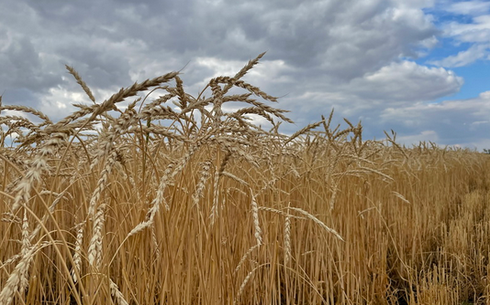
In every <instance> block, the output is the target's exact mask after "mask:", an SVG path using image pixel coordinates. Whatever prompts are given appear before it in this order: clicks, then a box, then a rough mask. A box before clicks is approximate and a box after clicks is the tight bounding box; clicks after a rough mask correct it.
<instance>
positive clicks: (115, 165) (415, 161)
mask: <svg viewBox="0 0 490 305" xmlns="http://www.w3.org/2000/svg"><path fill="white" fill-rule="evenodd" d="M262 56H263V54H261V55H259V56H258V57H257V58H255V59H254V60H251V61H250V62H249V63H248V64H246V65H245V66H244V68H243V69H242V70H240V71H238V73H237V74H236V75H235V76H233V77H225V76H223V77H216V78H213V79H212V80H211V81H210V82H209V84H208V85H207V87H206V88H204V90H203V91H202V92H200V93H199V94H198V95H197V96H193V95H190V94H188V93H186V92H185V90H184V85H183V80H182V79H181V78H180V76H179V73H177V72H172V73H168V74H165V75H162V76H160V77H157V78H154V79H151V80H146V81H144V82H141V83H135V84H133V85H132V86H130V87H128V88H123V89H121V90H120V91H119V92H117V93H115V94H114V95H113V96H111V97H110V98H108V99H107V100H105V101H103V102H102V103H97V102H96V100H95V98H94V96H93V94H92V92H91V90H90V89H89V87H88V86H87V85H86V84H85V82H84V81H83V79H82V78H81V77H80V76H79V75H78V74H77V72H76V71H75V70H74V69H73V68H71V67H68V66H67V69H68V71H69V73H70V74H71V75H72V76H73V77H74V81H76V82H78V84H79V85H80V86H81V90H83V91H84V92H85V94H86V96H87V103H84V104H77V105H75V106H76V107H77V111H75V112H73V113H71V114H70V115H68V116H67V117H65V118H64V119H62V120H60V121H58V122H52V121H51V120H50V119H49V117H47V116H46V115H44V114H43V113H41V112H39V111H37V110H35V109H32V108H29V107H24V106H9V105H3V104H1V99H0V125H1V127H2V128H1V130H0V132H1V133H0V144H1V145H0V215H1V222H0V304H1V305H7V304H29V305H30V304H118V305H124V304H131V305H133V304H141V305H143V304H145V305H146V304H162V305H163V304H169V305H170V304H490V279H489V278H488V276H487V274H488V273H489V266H490V264H489V251H490V239H489V236H490V209H489V204H488V203H489V198H490V197H489V195H490V193H489V191H490V188H489V186H490V181H489V175H490V174H489V168H490V167H489V156H488V155H486V154H481V153H478V152H475V151H470V150H465V149H453V148H439V147H437V146H436V145H435V144H433V143H420V144H419V145H418V146H413V147H405V146H401V145H399V144H397V142H396V134H395V133H394V132H391V133H386V139H384V140H382V141H374V140H366V139H363V138H362V126H361V124H360V123H359V124H352V123H351V122H350V121H348V120H347V119H345V123H346V125H345V126H346V127H345V128H341V127H340V126H332V116H333V115H334V114H333V111H332V113H330V115H329V116H327V117H321V118H319V122H317V123H315V124H310V125H308V126H306V127H305V128H302V129H300V130H298V132H296V133H294V134H292V135H285V134H283V133H281V132H280V131H279V127H280V124H281V123H282V122H285V123H289V122H291V120H290V119H288V117H287V116H286V115H287V114H286V113H287V112H286V111H284V110H281V109H279V108H275V107H272V106H271V105H274V103H275V102H277V99H276V98H275V97H272V96H270V95H268V94H266V93H265V92H262V91H261V90H260V89H259V88H258V87H256V86H254V85H252V84H249V83H247V82H245V81H243V80H242V78H243V77H244V76H245V75H246V73H247V72H248V71H249V70H250V69H252V68H253V66H254V65H256V64H257V63H258V61H259V60H260V58H261V57H262ZM206 95H208V96H209V97H206ZM237 104H239V105H241V106H240V107H228V105H237ZM229 109H235V110H232V111H231V110H229ZM251 117H255V118H257V117H260V118H262V119H264V120H267V121H268V122H270V124H271V125H272V126H273V127H272V128H271V129H268V130H264V129H263V128H261V127H260V126H258V125H256V124H254V123H253V120H251V119H250V118H251ZM343 126H344V125H343Z"/></svg>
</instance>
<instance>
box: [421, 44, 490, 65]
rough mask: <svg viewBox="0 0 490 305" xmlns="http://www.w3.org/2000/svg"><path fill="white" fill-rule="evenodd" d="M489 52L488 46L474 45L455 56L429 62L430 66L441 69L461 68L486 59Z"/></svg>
mask: <svg viewBox="0 0 490 305" xmlns="http://www.w3.org/2000/svg"><path fill="white" fill-rule="evenodd" d="M489 50H490V44H475V45H472V46H471V47H470V48H468V49H467V50H464V51H461V52H458V54H456V55H451V56H448V57H446V58H444V59H442V60H435V61H430V62H429V63H430V64H433V65H437V66H441V67H449V68H454V67H463V66H467V65H469V64H472V63H474V62H476V61H477V60H480V59H486V58H487V57H488V55H489V54H490V53H489Z"/></svg>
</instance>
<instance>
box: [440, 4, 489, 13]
mask: <svg viewBox="0 0 490 305" xmlns="http://www.w3.org/2000/svg"><path fill="white" fill-rule="evenodd" d="M444 9H445V10H446V11H448V12H450V13H453V14H462V15H480V14H482V13H485V12H488V11H489V10H490V2H487V1H461V2H456V3H451V4H450V5H448V6H446V7H445V8H444Z"/></svg>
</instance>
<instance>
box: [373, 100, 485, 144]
mask: <svg viewBox="0 0 490 305" xmlns="http://www.w3.org/2000/svg"><path fill="white" fill-rule="evenodd" d="M488 117H490V91H488V92H483V93H481V94H480V95H479V96H478V97H475V98H471V99H465V100H453V101H443V102H441V103H438V104H424V103H416V104H413V105H409V106H405V107H398V108H387V109H385V110H384V111H383V113H382V114H381V116H380V119H381V121H380V125H381V126H392V127H391V128H392V129H394V130H402V131H403V132H401V133H400V136H401V137H400V139H408V140H410V141H412V140H413V139H416V138H417V137H418V136H421V135H423V133H424V132H426V133H427V131H431V133H430V134H431V135H432V138H431V139H434V140H435V141H436V142H437V143H439V144H440V145H458V146H461V147H479V148H482V147H484V146H479V145H482V144H485V145H487V146H488V142H489V141H486V140H483V139H486V138H488V136H487V135H488V129H489V127H490V121H489V120H488ZM421 138H423V137H421ZM431 141H432V140H431ZM408 144H411V143H408Z"/></svg>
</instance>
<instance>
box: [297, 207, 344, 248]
mask: <svg viewBox="0 0 490 305" xmlns="http://www.w3.org/2000/svg"><path fill="white" fill-rule="evenodd" d="M289 209H290V210H293V211H297V212H300V213H301V214H303V215H305V216H306V217H307V218H309V219H311V220H313V222H315V223H316V224H318V225H320V226H321V227H322V228H324V229H325V230H326V231H327V232H329V233H332V234H333V235H334V236H335V237H337V238H338V239H340V240H341V241H345V240H344V239H343V238H342V236H340V234H339V233H337V231H335V230H334V229H331V228H329V227H328V226H327V225H326V224H324V223H323V222H322V221H321V220H319V219H318V218H316V217H315V216H313V215H311V214H310V213H308V212H306V211H305V210H302V209H300V208H295V207H289Z"/></svg>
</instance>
